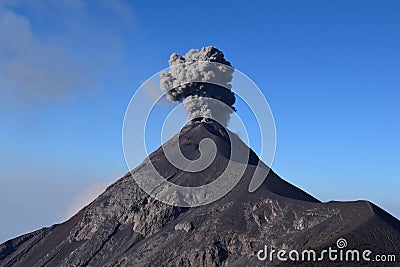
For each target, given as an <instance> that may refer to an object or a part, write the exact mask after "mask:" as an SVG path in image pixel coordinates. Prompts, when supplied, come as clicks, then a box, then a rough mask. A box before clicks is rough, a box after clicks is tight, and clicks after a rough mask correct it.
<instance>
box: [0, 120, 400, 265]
mask: <svg viewBox="0 0 400 267" xmlns="http://www.w3.org/2000/svg"><path fill="white" fill-rule="evenodd" d="M175 138H178V135H177V136H176V137H175ZM203 138H211V139H212V140H213V141H214V142H215V144H216V145H217V148H218V152H217V155H216V158H215V160H214V162H213V163H212V164H211V165H210V166H209V167H208V168H206V169H205V170H203V171H200V172H198V173H187V172H184V171H181V170H178V169H176V168H175V167H174V166H172V165H171V164H170V163H169V162H168V160H167V159H166V157H165V154H164V153H163V150H162V148H159V149H158V150H156V151H155V152H153V153H152V154H151V155H150V156H149V157H148V158H146V159H145V160H144V162H143V163H141V164H140V165H139V166H138V167H136V169H134V170H132V171H131V172H130V173H128V174H126V175H125V176H123V177H122V178H120V179H119V180H118V181H116V182H115V183H114V184H112V185H111V186H109V187H108V188H107V189H106V191H105V192H104V193H102V194H101V195H100V196H99V197H97V199H95V200H94V201H93V202H92V203H90V204H89V205H88V206H86V207H84V208H83V209H82V210H80V211H79V212H78V213H77V214H76V215H75V216H73V217H72V218H70V219H69V220H68V221H66V222H64V223H61V224H56V225H53V226H51V227H47V228H43V229H40V230H37V231H35V232H32V233H29V234H25V235H22V236H20V237H17V238H14V239H12V240H9V241H7V242H5V243H3V244H2V245H0V266H245V265H248V266H265V265H268V266H271V265H280V264H288V265H289V266H293V265H298V264H300V265H305V266H314V265H313V264H312V263H310V262H304V261H303V262H296V263H293V262H292V263H282V262H279V261H278V260H277V259H276V258H275V259H274V260H273V261H269V262H266V261H260V260H259V259H258V257H257V252H258V251H259V250H261V249H263V248H264V246H268V247H270V248H273V249H275V250H279V249H286V250H294V249H296V250H298V251H301V250H303V249H314V250H316V251H321V250H323V249H326V248H328V247H333V248H337V247H336V241H337V240H338V239H339V238H345V239H346V240H347V241H348V247H347V248H348V249H358V250H360V251H362V250H365V249H369V250H371V251H373V255H376V254H385V255H387V254H391V255H392V254H393V255H395V256H396V260H397V264H399V261H400V255H399V250H400V222H399V220H397V219H396V218H394V217H393V216H391V215H390V214H388V213H386V212H385V211H383V210H382V209H380V208H379V207H377V206H375V205H374V204H372V203H370V202H367V201H354V202H328V203H321V202H320V201H318V200H317V199H316V198H314V197H312V196H311V195H309V194H307V193H305V192H304V191H302V190H301V189H299V188H297V187H295V186H293V185H291V184H290V183H288V182H286V181H284V180H282V179H281V178H280V177H279V176H278V175H277V174H275V173H274V172H273V171H272V170H271V171H270V172H269V173H268V176H267V179H266V180H265V181H264V182H263V184H262V185H261V186H260V187H259V188H258V189H257V190H256V191H255V192H253V193H249V192H248V185H249V183H250V180H251V178H252V174H253V172H254V170H255V166H256V165H257V163H258V158H257V156H256V155H255V154H254V153H253V152H251V154H250V157H249V160H248V162H246V163H245V164H247V168H246V171H245V173H244V175H243V177H242V179H241V180H240V181H239V182H238V184H237V185H236V186H235V187H234V188H233V190H232V191H230V192H229V193H228V194H227V195H225V196H224V197H222V198H221V199H219V200H217V201H215V202H213V203H211V204H208V205H204V206H199V207H193V208H186V207H176V206H170V205H167V204H164V203H161V202H159V201H157V200H155V199H154V198H152V197H150V196H149V195H148V194H146V193H145V192H144V191H143V190H141V189H140V188H139V187H138V185H137V183H136V182H135V179H134V177H135V176H136V175H145V173H146V169H147V168H148V167H149V165H150V164H151V163H153V164H154V166H155V167H156V169H157V170H158V172H159V173H160V174H162V175H163V177H165V178H166V179H168V180H169V181H171V182H173V183H175V184H180V185H186V186H199V185H202V184H206V183H209V182H211V181H213V180H214V179H215V178H216V177H218V175H219V174H220V173H222V172H223V170H224V168H225V166H226V165H227V162H228V159H229V155H230V152H229V151H230V149H229V147H230V140H229V138H228V135H227V133H226V132H225V131H224V130H222V129H221V128H219V127H218V126H217V125H216V124H215V123H204V122H197V123H192V124H189V125H188V126H185V127H184V128H183V129H182V130H181V132H180V134H179V143H180V147H181V149H182V153H183V154H184V155H185V156H187V157H188V158H196V157H198V156H199V153H200V152H199V149H198V147H199V142H200V140H202V139H203ZM168 145H169V143H168V142H167V143H166V145H165V148H166V149H168ZM241 145H242V146H245V144H244V143H241ZM371 257H373V256H371ZM341 264H342V265H343V266H348V265H351V264H354V265H359V264H361V263H357V262H347V263H343V262H342V263H341ZM363 264H364V265H368V264H369V265H371V266H376V265H374V264H373V263H372V262H363ZM323 265H324V266H330V265H332V266H337V265H338V263H337V262H336V263H332V262H329V261H327V260H325V261H323ZM339 265H340V264H339ZM364 265H363V266H364ZM382 265H384V264H382V263H381V264H380V266H382ZM387 265H388V266H391V265H392V266H395V263H387Z"/></svg>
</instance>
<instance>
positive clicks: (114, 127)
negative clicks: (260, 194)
mask: <svg viewBox="0 0 400 267" xmlns="http://www.w3.org/2000/svg"><path fill="white" fill-rule="evenodd" d="M399 14H400V1H396V0H392V1H366V0H363V1H361V0H359V1H349V0H342V1H340V0H337V1H328V0H315V1H308V0H303V1H295V0H293V1H284V0H280V1H258V2H255V3H251V2H249V1H247V2H246V1H236V2H234V1H196V2H192V1H181V2H174V1H159V2H154V1H122V0H120V1H77V0H72V1H56V0H54V1H51V0H38V1H28V0H25V1H20V0H3V1H1V2H0V125H1V131H0V147H1V153H0V185H1V186H0V203H1V205H0V214H1V218H2V219H1V224H0V226H1V227H0V242H2V241H4V240H6V239H8V238H11V237H14V236H17V235H19V234H22V233H24V232H28V231H32V230H35V229H37V228H40V227H42V226H49V225H51V224H53V223H56V222H60V221H62V220H64V219H65V218H66V217H68V216H69V215H70V214H71V213H72V212H73V211H74V210H76V209H77V208H78V207H80V206H81V205H82V204H83V203H85V201H88V200H90V199H91V198H92V197H93V196H94V195H96V194H97V193H99V192H100V191H101V190H102V189H104V186H105V185H106V184H108V183H110V182H112V181H114V180H116V179H117V178H118V177H120V176H121V175H122V174H123V173H125V172H127V171H128V170H127V167H126V166H125V162H124V158H123V153H122V146H121V128H122V121H123V116H124V112H125V108H126V106H127V104H128V103H129V100H130V98H131V96H132V94H133V93H134V92H135V90H136V88H138V87H139V85H140V84H141V83H142V82H143V81H144V80H146V79H147V78H148V77H150V76H151V75H153V74H154V73H156V72H158V71H159V70H161V69H163V68H165V67H167V64H168V63H167V60H168V58H169V55H170V54H171V53H172V52H178V53H185V52H186V51H187V50H188V49H190V48H201V47H203V46H208V45H214V46H216V47H218V48H219V49H221V50H222V51H224V53H225V55H226V58H227V59H228V60H230V61H231V62H232V64H233V65H234V66H235V67H237V68H238V69H240V70H241V71H243V72H244V73H246V74H247V75H248V76H249V77H250V78H251V79H253V81H254V82H255V83H256V84H257V85H258V86H259V87H260V88H261V89H262V90H263V92H264V94H265V96H266V97H267V99H268V102H269V104H270V106H271V109H272V111H273V114H274V117H275V122H276V127H277V150H276V158H275V162H274V164H273V169H274V170H275V171H276V172H277V173H278V174H279V175H281V176H282V177H283V178H284V179H286V180H288V181H289V182H291V183H293V184H295V185H297V186H299V187H301V188H302V189H304V190H306V191H307V192H309V193H311V194H312V195H314V196H316V197H317V198H319V199H321V200H323V201H329V200H332V199H335V200H357V199H367V200H370V201H372V202H374V203H376V204H378V205H379V206H381V207H382V208H383V209H385V210H387V211H389V212H391V213H392V214H394V215H395V216H397V217H398V218H399V217H400V205H399V203H400V195H399V193H398V192H399V189H400V179H399V178H400V175H399V174H400V171H399V168H398V166H399V163H400V162H399V159H400V155H399V153H400V152H399V151H400V140H399V136H400V125H399V115H400V105H399V99H400V75H399V74H400V49H399V47H400V30H399V29H400V16H399Z"/></svg>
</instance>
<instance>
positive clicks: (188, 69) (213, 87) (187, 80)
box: [160, 46, 235, 125]
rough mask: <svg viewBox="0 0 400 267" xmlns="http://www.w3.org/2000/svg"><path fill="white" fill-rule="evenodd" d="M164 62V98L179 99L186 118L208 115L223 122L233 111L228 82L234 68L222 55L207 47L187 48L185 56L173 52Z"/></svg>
mask: <svg viewBox="0 0 400 267" xmlns="http://www.w3.org/2000/svg"><path fill="white" fill-rule="evenodd" d="M210 62H215V63H217V64H215V63H210ZM168 63H169V65H170V69H169V71H165V72H162V73H161V74H160V77H161V81H160V85H161V89H162V90H163V91H164V92H166V93H167V98H168V100H170V101H183V104H184V106H185V108H186V109H187V110H188V112H189V116H188V118H187V120H188V121H191V120H193V119H198V118H204V117H210V118H213V119H215V120H217V121H219V122H220V123H222V124H224V125H226V124H227V123H228V121H229V118H230V114H231V113H232V112H234V111H235V108H234V107H233V105H234V103H235V95H234V93H233V92H232V91H231V88H232V86H231V85H230V82H231V81H232V74H233V71H234V70H233V68H232V67H231V63H230V62H229V61H227V60H225V58H224V54H223V53H222V52H221V51H220V50H218V49H217V48H215V47H213V46H208V47H203V48H202V49H201V50H200V51H199V50H197V49H191V50H189V52H187V53H186V55H185V56H181V55H178V54H176V53H174V54H172V55H171V57H170V59H169V61H168ZM214 99H215V100H214Z"/></svg>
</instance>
